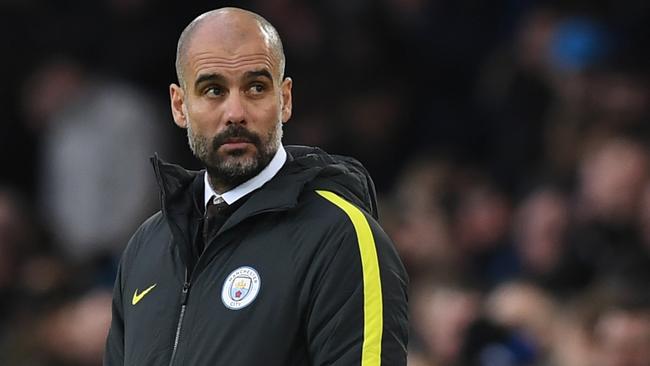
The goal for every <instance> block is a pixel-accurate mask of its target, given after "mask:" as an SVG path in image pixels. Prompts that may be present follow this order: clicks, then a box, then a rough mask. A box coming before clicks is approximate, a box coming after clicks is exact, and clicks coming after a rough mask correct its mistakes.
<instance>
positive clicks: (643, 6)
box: [0, 0, 650, 366]
mask: <svg viewBox="0 0 650 366" xmlns="http://www.w3.org/2000/svg"><path fill="white" fill-rule="evenodd" d="M224 5H237V6H240V7H244V8H248V9H251V10H254V11H256V12H259V13H260V14H262V15H263V16H265V17H266V18H267V19H268V20H269V21H270V22H271V23H273V24H274V25H275V26H276V27H277V28H278V31H279V32H280V34H281V36H282V37H283V41H284V46H285V52H286V54H287V75H289V76H291V77H292V78H293V79H294V106H295V107H294V115H293V118H292V120H291V121H290V123H289V124H287V125H285V140H284V141H285V143H286V144H305V145H317V146H321V147H323V148H324V149H325V150H327V151H329V152H333V153H338V154H345V155H351V156H354V157H356V158H358V159H359V160H361V161H362V162H363V163H364V164H365V165H366V166H367V168H368V169H369V171H370V173H371V174H372V176H373V177H374V179H375V184H376V186H377V189H378V192H379V199H380V218H381V221H382V224H383V226H384V228H385V229H386V231H387V232H388V233H389V235H390V236H391V237H392V238H393V240H394V242H395V244H396V246H397V249H398V251H399V253H400V255H401V257H402V260H403V262H404V264H405V265H406V268H407V270H408V272H409V275H410V279H411V284H410V310H411V315H410V324H411V337H410V338H411V340H410V345H409V361H408V362H409V366H475V365H476V366H479V365H480V366H487V365H490V366H509V365H522V366H523V365H531V366H648V365H650V2H647V1H643V0H617V1H607V0H596V1H588V0H563V1H560V0H557V1H541V0H501V1H479V0H458V1H452V0H381V1H373V0H331V1H321V2H319V1H305V0H303V1H299V0H265V1H262V0H248V1H239V2H236V3H235V2H231V3H226V2H221V1H210V2H208V1H191V2H165V1H163V2H161V1H154V0H101V1H80V0H53V1H44V0H4V1H2V3H0V20H2V21H0V31H1V32H2V34H3V39H4V40H5V48H4V49H5V51H4V52H3V57H2V58H1V59H0V62H1V66H2V67H1V69H2V77H3V85H4V87H3V88H2V89H0V101H1V102H0V103H2V110H3V112H5V115H4V116H3V118H2V122H1V123H2V125H0V126H1V127H0V148H1V150H0V162H1V163H2V167H3V169H2V172H1V173H0V364H1V365H19V366H58V365H66V366H96V365H100V364H101V355H102V351H103V345H104V339H105V336H106V333H107V327H108V324H109V321H110V301H111V288H112V284H113V280H114V276H115V271H116V267H117V263H118V261H119V256H120V252H121V250H122V249H123V248H124V246H125V244H126V242H127V241H128V238H129V236H130V234H131V233H132V232H133V231H134V230H135V228H136V227H137V226H138V225H139V224H140V222H141V221H142V220H143V219H144V218H146V217H147V216H149V215H151V214H152V213H153V212H155V211H156V210H157V209H158V207H159V203H158V193H157V188H156V186H155V183H154V178H153V171H152V169H151V167H150V165H149V160H148V159H149V157H150V156H151V155H153V154H154V153H157V154H159V155H160V156H161V157H162V158H164V159H166V160H169V161H172V162H176V163H180V164H181V165H184V166H186V167H188V168H194V169H198V168H200V165H198V162H197V161H195V160H194V159H193V158H192V156H191V153H190V151H189V149H188V148H187V146H186V137H185V132H184V131H182V130H180V129H176V128H174V127H173V123H172V120H171V114H170V112H169V107H168V103H169V102H168V94H167V93H168V91H167V90H168V85H169V83H171V82H175V73H174V56H175V45H176V41H177V37H178V35H179V34H180V32H181V31H182V29H183V28H184V26H185V25H186V24H187V23H189V21H190V20H192V19H193V18H194V17H195V16H197V15H198V14H200V13H202V12H204V11H206V10H209V9H213V8H216V7H219V6H224ZM312 86H313V88H312Z"/></svg>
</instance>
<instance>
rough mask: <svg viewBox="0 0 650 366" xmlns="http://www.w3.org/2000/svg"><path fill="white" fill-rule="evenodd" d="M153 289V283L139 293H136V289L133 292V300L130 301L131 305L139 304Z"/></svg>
mask: <svg viewBox="0 0 650 366" xmlns="http://www.w3.org/2000/svg"><path fill="white" fill-rule="evenodd" d="M154 287H156V284H155V283H154V284H153V285H151V286H149V288H148V289H146V290H144V291H142V292H141V293H138V289H137V288H136V289H135V292H134V293H133V300H131V305H135V304H137V303H139V302H140V300H142V298H143V297H145V296H146V295H147V294H148V293H149V292H150V291H151V290H153V288H154Z"/></svg>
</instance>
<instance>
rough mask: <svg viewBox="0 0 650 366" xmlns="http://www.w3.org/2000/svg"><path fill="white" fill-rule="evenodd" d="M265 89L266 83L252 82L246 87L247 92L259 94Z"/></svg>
mask: <svg viewBox="0 0 650 366" xmlns="http://www.w3.org/2000/svg"><path fill="white" fill-rule="evenodd" d="M265 91H266V85H264V84H262V83H253V84H251V86H250V87H249V88H248V93H249V94H251V95H260V94H263V93H264V92H265Z"/></svg>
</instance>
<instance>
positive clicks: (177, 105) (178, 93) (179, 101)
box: [169, 84, 187, 128]
mask: <svg viewBox="0 0 650 366" xmlns="http://www.w3.org/2000/svg"><path fill="white" fill-rule="evenodd" d="M169 99H170V101H171V107H172V117H174V122H175V123H176V125H178V127H180V128H187V118H186V116H185V93H184V92H183V88H181V87H180V86H179V85H177V84H171V85H169Z"/></svg>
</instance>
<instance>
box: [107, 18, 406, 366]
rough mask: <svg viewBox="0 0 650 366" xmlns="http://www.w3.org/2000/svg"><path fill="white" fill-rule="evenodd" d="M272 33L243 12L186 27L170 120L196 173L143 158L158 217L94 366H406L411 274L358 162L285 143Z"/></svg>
mask: <svg viewBox="0 0 650 366" xmlns="http://www.w3.org/2000/svg"><path fill="white" fill-rule="evenodd" d="M284 62H285V61H284V54H283V50H282V44H281V41H280V38H279V36H278V33H277V31H276V30H275V29H274V28H273V26H271V25H270V24H269V23H268V22H267V21H266V20H264V19H263V18H262V17H260V16H259V15H257V14H254V13H250V12H248V11H244V10H241V9H234V8H225V9H219V10H215V11H211V12H208V13H205V14H203V15H201V16H199V17H198V18H197V19H195V20H194V21H193V22H192V23H191V24H190V25H189V26H188V27H187V28H186V29H185V30H184V32H183V33H182V35H181V37H180V40H179V43H178V52H177V62H176V67H177V72H178V80H179V85H175V84H172V85H171V86H170V95H171V107H172V114H173V117H174V121H175V122H176V124H177V125H179V126H180V127H182V128H187V134H188V140H189V145H190V148H191V149H192V151H193V152H194V155H196V157H197V158H199V159H200V160H201V161H202V162H203V163H204V164H205V167H206V171H201V172H190V171H186V170H184V169H182V168H180V167H178V166H175V165H171V164H166V163H163V162H161V161H160V160H159V159H157V158H156V157H155V158H153V164H154V169H155V172H156V176H157V178H158V181H159V184H160V188H161V191H162V192H161V201H162V210H161V212H159V213H157V214H155V215H154V216H152V217H151V218H150V219H149V220H147V221H146V222H145V223H144V224H143V225H142V226H141V227H140V228H139V229H138V231H137V232H136V233H135V235H134V236H133V238H132V239H131V241H130V242H129V245H128V247H127V248H126V250H125V252H124V255H123V257H122V260H121V263H120V269H119V273H118V278H117V280H116V284H115V290H114V299H113V320H112V324H111V329H110V333H109V336H108V341H107V346H106V354H105V358H104V365H109V366H113V365H134V366H135V365H137V366H145V365H183V366H191V365H267V366H268V365H278V366H279V365H283V366H287V365H326V364H327V365H364V366H370V365H405V364H406V346H407V337H408V336H407V304H406V302H407V300H406V296H407V295H406V287H407V277H406V274H405V271H404V268H403V266H402V264H401V262H400V261H399V258H398V256H397V253H396V252H395V250H394V248H393V246H392V244H391V243H390V240H389V239H388V237H387V236H386V234H384V232H383V231H382V230H381V228H380V227H379V225H378V224H377V222H376V221H375V218H376V215H377V211H376V202H375V195H374V188H373V185H372V181H371V180H370V177H369V176H368V174H367V172H366V171H365V169H364V168H363V167H362V166H361V164H359V163H358V162H357V161H355V160H353V159H350V158H345V157H339V156H333V155H328V154H326V153H324V152H323V151H322V150H319V149H317V148H307V147H287V148H286V150H285V148H284V147H283V146H282V144H281V137H282V123H284V122H287V121H288V120H289V117H290V116H291V107H292V103H291V102H292V100H291V86H292V81H291V79H290V78H285V77H284V75H283V74H284Z"/></svg>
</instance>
